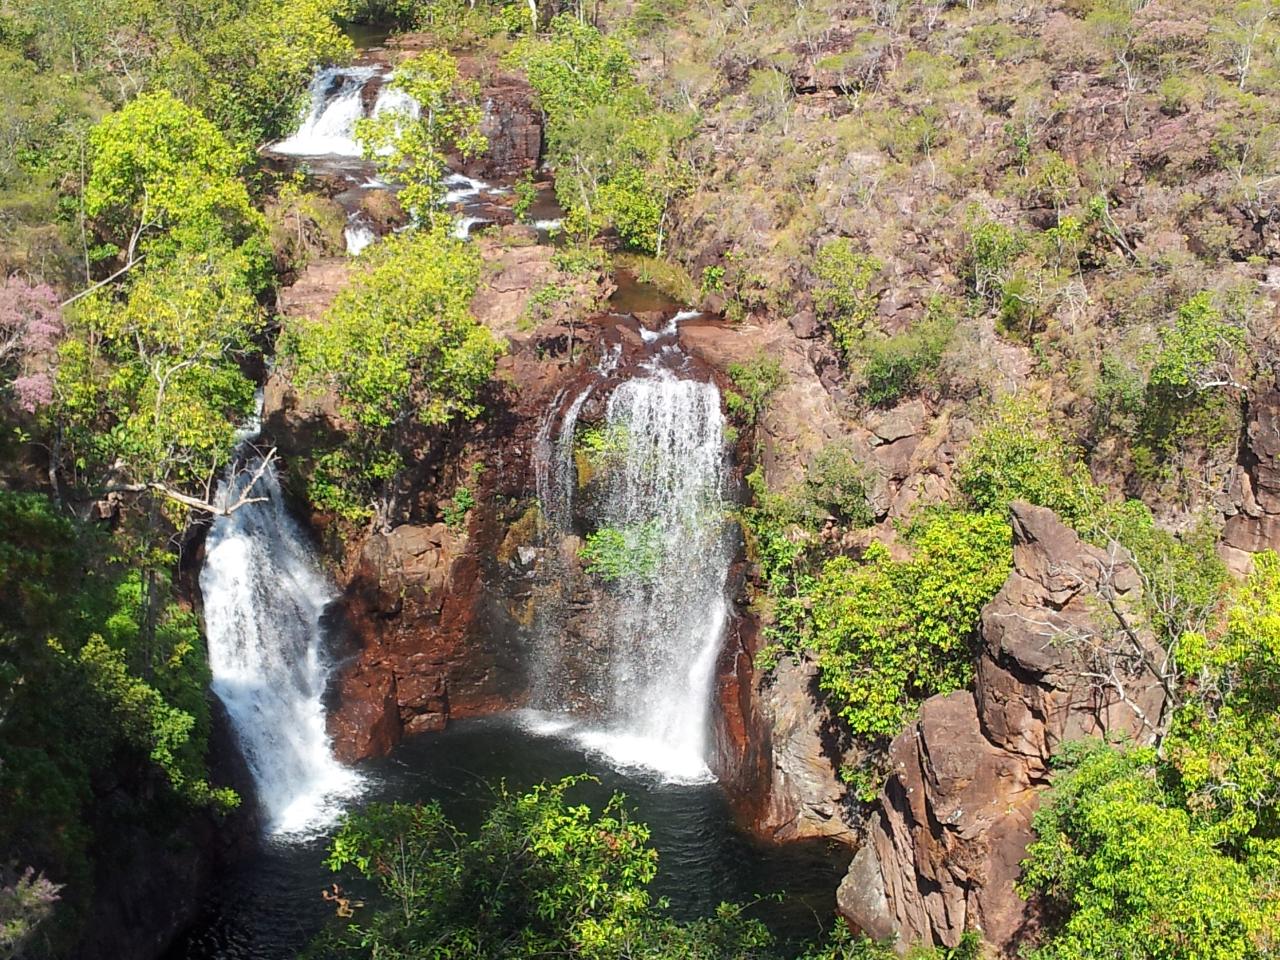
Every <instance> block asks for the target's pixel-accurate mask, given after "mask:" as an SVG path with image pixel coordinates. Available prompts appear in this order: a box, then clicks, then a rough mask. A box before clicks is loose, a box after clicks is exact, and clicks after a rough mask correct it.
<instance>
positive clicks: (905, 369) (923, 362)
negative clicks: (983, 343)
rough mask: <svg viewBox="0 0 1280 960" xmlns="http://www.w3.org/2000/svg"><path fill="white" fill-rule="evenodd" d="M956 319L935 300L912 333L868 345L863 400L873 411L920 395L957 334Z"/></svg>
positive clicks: (871, 341) (912, 329) (863, 373)
mask: <svg viewBox="0 0 1280 960" xmlns="http://www.w3.org/2000/svg"><path fill="white" fill-rule="evenodd" d="M955 325H956V320H955V317H954V316H953V315H952V314H951V313H950V312H949V311H948V310H947V307H946V304H945V303H944V302H943V301H942V300H941V299H939V298H935V299H934V300H932V301H931V302H930V304H929V309H928V311H927V312H926V314H925V316H924V317H923V318H922V319H921V320H920V321H919V322H918V323H916V324H915V325H914V326H912V327H911V329H909V330H907V331H905V332H903V333H899V334H896V335H894V336H892V337H885V338H883V339H872V340H869V341H868V342H867V343H866V344H865V351H866V355H867V361H866V364H865V366H863V368H862V378H863V381H864V382H865V384H866V385H865V386H864V387H863V389H862V397H863V399H864V400H866V402H867V403H869V404H871V405H872V406H873V407H891V406H893V405H894V404H895V403H897V402H898V401H899V400H901V399H902V398H903V397H907V396H910V395H911V394H914V393H918V392H920V390H921V389H923V388H924V386H925V384H926V383H927V382H928V381H929V378H930V377H931V376H932V374H933V372H934V371H935V370H936V369H937V367H938V363H939V361H940V360H941V359H942V353H943V351H944V350H946V348H947V344H948V343H949V342H950V340H951V334H952V332H953V331H954V330H955Z"/></svg>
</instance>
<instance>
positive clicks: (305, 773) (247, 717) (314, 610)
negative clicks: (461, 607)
mask: <svg viewBox="0 0 1280 960" xmlns="http://www.w3.org/2000/svg"><path fill="white" fill-rule="evenodd" d="M243 482H245V474H243V473H241V474H240V478H239V480H238V481H235V482H232V483H230V484H224V485H223V489H222V490H221V491H220V493H219V495H220V496H223V497H227V496H237V495H238V490H237V489H236V488H237V485H238V483H243ZM255 492H257V493H258V494H259V495H265V496H266V497H267V500H266V501H265V502H260V503H251V504H248V505H246V506H243V507H241V508H240V509H238V510H236V511H235V512H234V513H232V514H231V515H230V516H225V517H218V518H217V519H216V520H215V521H214V523H213V526H212V528H211V529H210V531H209V535H208V538H207V540H206V545H205V551H206V552H205V562H204V567H203V568H202V569H201V571H200V592H201V594H202V595H203V598H204V619H205V632H206V635H207V637H208V644H209V667H210V669H211V671H212V674H213V683H212V687H213V691H214V693H216V694H217V695H218V697H219V699H221V700H222V702H223V704H225V705H226V708H227V713H228V714H229V715H230V718H231V722H232V725H233V727H234V728H235V733H236V737H237V739H238V740H239V742H240V746H241V748H242V750H243V752H244V755H245V759H246V761H247V762H248V765H249V769H250V772H251V773H252V774H253V778H254V781H255V784H256V786H257V790H258V796H259V799H260V801H261V803H262V806H263V809H264V810H265V812H266V814H267V816H268V819H269V824H268V827H269V829H270V830H271V831H272V832H273V833H293V832H297V831H301V830H305V829H309V828H312V827H315V826H318V825H320V824H322V823H324V822H325V821H326V820H327V819H329V818H330V817H331V816H332V815H333V814H334V813H336V808H335V807H333V806H332V805H331V801H332V800H334V799H336V798H338V797H341V796H343V795H347V794H350V793H351V792H352V791H353V790H354V788H355V787H356V785H357V783H358V778H357V776H356V775H355V773H354V772H352V771H351V770H349V769H347V768H346V767H343V766H342V765H341V764H339V763H338V762H337V760H335V759H334V758H333V754H332V752H331V751H330V746H329V737H328V734H327V733H326V732H325V713H324V706H323V704H322V702H321V698H322V696H323V694H324V688H325V684H326V682H327V680H328V676H329V667H330V664H329V660H328V657H327V656H326V651H325V649H324V630H323V627H322V616H323V614H324V611H325V608H326V607H327V606H328V605H329V603H330V601H331V600H332V599H333V590H332V588H331V587H330V586H329V584H328V582H327V581H326V580H325V578H324V576H323V575H322V574H321V572H320V570H319V569H318V567H317V565H316V563H315V561H314V560H313V558H312V556H311V554H310V552H309V549H308V547H307V545H306V543H305V541H304V539H303V537H302V533H301V531H300V530H299V529H298V527H297V525H296V524H295V523H294V522H293V520H292V519H291V518H290V517H289V516H288V514H287V513H286V512H285V508H284V504H283V502H282V497H281V493H280V487H279V483H278V482H277V480H276V476H275V473H274V472H273V471H272V470H270V469H268V470H267V471H266V472H265V473H264V474H263V476H262V478H261V479H260V480H259V481H258V486H257V487H256V490H255Z"/></svg>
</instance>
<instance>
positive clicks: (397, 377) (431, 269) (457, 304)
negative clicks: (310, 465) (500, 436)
mask: <svg viewBox="0 0 1280 960" xmlns="http://www.w3.org/2000/svg"><path fill="white" fill-rule="evenodd" d="M361 260H362V263H361V269H360V272H359V273H358V274H357V275H356V277H355V279H354V280H353V282H352V284H351V285H350V286H349V287H348V288H347V289H346V290H344V291H343V292H342V293H341V294H340V295H339V296H338V298H337V299H336V300H335V301H334V303H333V306H332V307H331V308H330V309H329V311H328V312H327V313H326V314H325V315H324V317H322V318H316V319H310V320H303V321H302V322H301V323H300V324H299V326H298V328H297V329H296V330H294V331H292V332H291V333H290V334H289V337H288V349H289V350H290V352H291V353H292V354H293V355H294V357H296V359H297V362H298V378H299V381H300V382H301V383H302V384H303V385H309V386H311V387H328V388H331V389H333V390H334V391H335V392H336V393H337V396H338V403H339V410H340V411H341V413H342V415H343V416H344V417H346V418H347V419H348V420H350V421H351V424H352V430H351V434H350V436H349V438H348V441H347V442H346V444H344V448H343V449H341V450H337V451H333V452H331V453H330V454H329V455H328V459H327V461H326V463H327V465H328V466H327V468H326V477H327V480H326V481H325V484H326V487H327V488H328V490H329V493H330V494H332V495H333V497H336V499H333V498H329V500H328V503H327V505H328V506H331V507H335V508H338V509H339V510H340V511H341V512H343V513H345V514H346V515H347V516H348V517H350V518H352V519H356V518H361V517H367V516H368V515H369V509H368V506H367V505H368V503H369V502H370V500H372V499H374V496H375V493H376V492H377V491H378V489H379V488H380V492H381V496H380V497H379V498H378V509H377V513H378V515H379V518H380V520H381V521H382V523H383V524H384V525H387V524H390V523H391V522H392V517H391V510H392V506H393V502H394V500H395V493H394V479H395V476H396V474H398V473H399V471H400V468H401V463H400V459H399V451H400V449H401V447H402V444H403V442H404V441H405V439H406V437H407V434H408V432H409V429H410V427H411V426H412V425H414V424H417V425H420V426H424V427H446V426H448V425H449V424H451V423H454V422H455V421H457V420H470V419H472V418H474V417H476V416H478V415H479V414H480V412H481V410H482V409H483V405H482V403H481V401H480V390H481V388H482V387H483V386H484V384H485V383H487V382H488V380H489V378H490V376H492V374H493V369H494V363H495V361H496V360H497V357H498V356H499V355H500V354H501V353H502V351H503V349H504V345H503V344H502V343H501V341H499V340H497V339H496V338H495V337H494V336H493V334H491V333H490V332H489V330H488V329H487V328H485V327H483V326H481V325H480V324H479V323H477V322H476V321H475V319H474V317H472V315H471V311H470V303H471V298H472V296H473V295H474V294H475V291H476V286H477V284H478V283H479V279H480V260H479V257H478V256H477V254H476V252H475V250H474V248H472V247H470V246H468V245H467V244H466V243H464V242H463V241H460V240H457V239H455V238H454V237H452V236H450V234H449V231H448V230H447V229H446V228H445V227H444V226H443V225H440V226H437V227H436V228H435V229H433V230H429V231H414V232H410V233H404V234H400V235H398V236H394V237H391V238H389V239H387V240H385V241H383V242H382V243H380V244H377V245H376V246H374V247H373V248H371V249H370V251H369V252H368V253H367V254H365V255H364V256H363V257H362V258H361ZM316 492H317V491H316V490H315V489H313V496H314V495H315V493H316ZM339 494H342V496H338V495H339ZM353 498H354V499H353Z"/></svg>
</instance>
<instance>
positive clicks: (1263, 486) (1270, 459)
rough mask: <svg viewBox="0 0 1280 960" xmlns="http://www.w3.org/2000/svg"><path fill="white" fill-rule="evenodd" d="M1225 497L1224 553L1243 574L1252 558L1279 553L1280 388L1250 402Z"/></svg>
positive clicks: (1234, 567)
mask: <svg viewBox="0 0 1280 960" xmlns="http://www.w3.org/2000/svg"><path fill="white" fill-rule="evenodd" d="M1227 495H1228V502H1227V503H1226V504H1223V505H1222V506H1223V512H1224V513H1226V514H1227V515H1228V517H1229V519H1228V520H1227V523H1226V526H1225V527H1224V529H1223V531H1222V548H1223V549H1222V553H1223V557H1224V559H1225V560H1227V561H1228V563H1229V565H1230V566H1231V567H1232V569H1234V570H1236V571H1237V572H1244V570H1246V569H1247V568H1248V567H1249V565H1250V560H1249V557H1248V555H1249V554H1253V553H1257V552H1259V551H1261V550H1275V549H1280V384H1277V383H1273V384H1272V385H1271V386H1269V387H1268V388H1267V389H1265V390H1262V391H1260V392H1258V393H1256V394H1255V395H1253V396H1251V397H1250V399H1249V420H1248V425H1247V427H1246V428H1245V449H1244V450H1243V451H1242V453H1241V457H1240V462H1239V463H1238V464H1237V465H1236V466H1235V467H1234V469H1233V470H1232V475H1231V479H1230V482H1229V488H1228V494H1227Z"/></svg>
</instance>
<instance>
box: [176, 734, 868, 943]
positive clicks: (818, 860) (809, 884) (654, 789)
mask: <svg viewBox="0 0 1280 960" xmlns="http://www.w3.org/2000/svg"><path fill="white" fill-rule="evenodd" d="M361 769H362V772H363V773H364V774H365V775H366V777H367V779H368V781H369V787H368V790H367V792H366V794H365V795H364V796H363V797H362V798H361V800H360V802H361V803H363V802H368V801H370V800H385V801H390V800H418V801H427V800H438V801H440V803H441V804H442V805H443V806H444V808H445V810H446V811H447V812H448V814H449V815H450V816H451V817H452V818H453V819H454V820H455V822H457V823H458V824H459V825H461V826H463V827H465V828H466V829H468V830H474V829H475V828H476V827H478V826H479V824H480V822H481V821H482V820H483V818H484V815H485V811H486V810H487V809H488V806H489V804H490V800H489V798H490V797H491V796H492V787H491V785H492V784H494V783H498V782H500V781H504V780H505V782H506V784H507V785H508V787H509V788H511V789H512V790H521V789H524V788H527V787H529V786H532V785H533V784H535V783H539V782H541V781H543V780H549V779H558V778H560V777H562V776H566V775H569V774H574V773H583V772H587V773H591V774H593V775H595V776H596V777H598V778H599V780H600V782H599V783H598V784H584V785H583V786H582V787H580V788H579V791H580V792H579V793H578V794H575V796H580V797H581V798H582V799H583V800H586V801H589V802H590V803H591V804H592V805H593V807H595V808H596V809H598V808H599V805H600V804H601V803H602V802H603V801H604V800H605V799H606V798H607V797H608V796H609V795H610V794H612V793H613V792H614V791H619V790H620V791H623V792H624V793H626V794H627V796H628V797H629V798H630V801H631V808H632V810H633V811H634V813H635V814H636V816H637V817H638V818H639V819H641V820H644V821H645V822H646V823H648V825H649V827H650V829H651V831H652V834H653V844H654V846H655V847H656V848H657V849H658V852H659V857H660V859H659V870H658V878H657V880H656V881H655V883H654V887H653V892H654V894H655V895H656V896H666V897H668V898H670V900H671V913H672V914H673V915H674V916H676V917H679V918H681V919H691V918H694V917H700V916H706V915H708V914H709V913H711V912H712V911H713V910H714V909H715V907H716V905H717V904H719V903H720V902H721V901H723V900H738V901H746V900H754V899H756V898H757V897H767V896H768V895H771V894H783V895H784V899H783V900H782V901H781V902H778V901H775V900H771V899H766V900H761V901H760V902H759V903H757V904H756V906H755V907H753V913H754V914H755V915H756V916H759V917H761V918H762V919H764V920H765V921H766V922H767V923H768V924H769V925H770V927H771V928H772V929H773V930H774V932H775V934H777V935H778V936H779V937H780V938H781V939H783V940H786V941H790V942H793V943H795V942H798V941H800V940H803V939H807V938H810V937H813V936H816V935H817V934H818V933H819V932H820V930H821V929H822V928H823V927H825V926H826V925H827V924H828V923H829V921H830V918H831V917H832V916H833V911H834V904H835V889H836V886H837V885H838V884H839V882H840V878H841V876H842V875H843V873H844V869H845V867H847V865H848V857H847V855H842V854H841V853H840V851H839V850H838V848H833V847H831V846H830V845H828V844H825V843H814V844H797V845H789V846H785V847H767V846H762V845H758V844H756V843H754V842H752V841H751V840H749V839H748V838H746V837H745V836H743V835H742V834H741V833H739V832H738V831H736V830H735V829H734V827H733V825H732V814H731V810H730V808H729V804H728V801H727V800H726V798H725V796H724V793H723V791H722V790H721V789H720V787H719V786H718V785H716V784H698V785H690V786H676V785H669V784H661V783H658V782H656V781H647V780H644V779H637V778H634V777H627V776H623V775H622V774H619V773H617V772H616V771H614V770H612V769H611V768H610V767H608V766H607V765H605V764H604V763H603V762H602V761H600V760H599V759H597V758H594V757H592V756H589V755H586V754H584V753H582V752H581V750H580V749H579V748H577V747H575V746H573V745H571V744H569V743H566V742H562V741H559V740H556V739H554V738H550V737H539V736H535V735H533V734H530V733H528V732H526V731H525V730H523V729H522V728H521V727H520V726H518V725H517V724H515V723H514V722H512V721H510V720H506V719H502V718H494V719H488V720H472V721H461V722H456V723H454V724H452V725H451V726H450V727H449V729H448V730H446V731H445V732H443V733H440V734H425V735H422V736H420V737H416V738H413V739H410V740H408V741H406V742H405V743H404V744H402V745H401V746H400V747H399V748H398V749H397V750H396V751H395V752H394V753H393V754H392V755H391V756H390V757H387V758H385V759H382V760H378V761H375V762H372V763H368V764H365V765H363V766H362V768H361ZM325 842H326V841H325V839H324V838H323V837H315V838H312V839H309V840H305V841H293V842H282V841H278V840H267V841H264V846H263V847H262V849H261V851H260V852H259V853H258V854H257V855H256V856H254V857H252V858H250V859H248V860H247V861H245V862H244V863H243V864H241V865H240V867H239V868H237V869H236V870H235V871H234V872H232V873H231V874H230V875H228V876H227V877H225V878H224V880H223V882H222V884H221V886H220V888H219V889H218V890H217V891H216V892H215V893H214V895H213V896H212V897H211V898H210V899H209V900H208V902H207V903H206V904H205V905H204V908H203V912H202V915H201V917H200V918H199V920H198V922H197V924H196V926H195V927H194V928H193V929H192V930H191V931H190V933H189V934H188V935H187V936H186V937H184V938H183V940H182V941H180V942H179V943H178V944H177V945H176V946H175V948H174V949H173V950H171V951H170V952H169V954H168V955H167V958H166V960H286V958H288V960H292V958H293V957H295V956H296V954H297V952H298V951H299V950H300V949H301V948H302V947H303V946H304V945H305V944H306V943H307V942H308V941H309V940H310V939H311V937H312V936H313V935H314V934H315V933H316V931H317V930H319V929H320V927H321V926H322V925H323V924H324V923H325V922H326V921H327V920H328V919H329V918H330V916H331V915H332V908H331V907H330V906H329V905H328V904H326V903H325V902H324V901H323V900H322V899H321V898H320V891H321V890H322V889H324V888H325V887H326V886H327V885H328V884H329V883H330V882H332V880H333V877H332V875H331V874H329V872H328V871H327V870H326V869H325V868H324V865H323V862H322V861H323V856H324V847H325Z"/></svg>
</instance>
